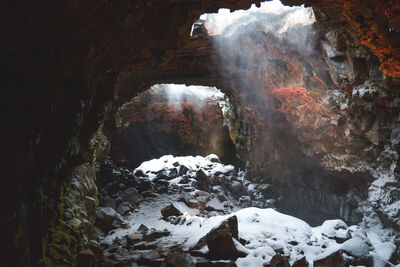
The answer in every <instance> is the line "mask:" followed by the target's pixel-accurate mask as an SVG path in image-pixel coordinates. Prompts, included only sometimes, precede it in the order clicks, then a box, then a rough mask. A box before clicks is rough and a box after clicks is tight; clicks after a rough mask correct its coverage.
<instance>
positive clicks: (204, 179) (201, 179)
mask: <svg viewBox="0 0 400 267" xmlns="http://www.w3.org/2000/svg"><path fill="white" fill-rule="evenodd" d="M195 179H196V181H197V182H198V186H199V189H200V190H203V191H208V189H209V186H210V180H209V178H208V175H207V173H205V172H204V171H203V170H202V169H200V170H199V171H197V173H196V176H195Z"/></svg>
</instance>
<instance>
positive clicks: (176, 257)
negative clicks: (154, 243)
mask: <svg viewBox="0 0 400 267" xmlns="http://www.w3.org/2000/svg"><path fill="white" fill-rule="evenodd" d="M165 262H166V263H167V264H168V265H167V266H174V267H195V266H196V264H195V260H194V258H193V257H192V256H190V255H189V254H188V253H186V252H184V251H183V250H182V249H179V248H175V249H171V250H170V251H169V252H168V255H167V257H166V258H165Z"/></svg>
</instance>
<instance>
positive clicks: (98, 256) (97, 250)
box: [86, 240, 104, 261]
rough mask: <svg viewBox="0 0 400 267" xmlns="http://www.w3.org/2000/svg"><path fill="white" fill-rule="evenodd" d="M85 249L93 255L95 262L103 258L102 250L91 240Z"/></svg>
mask: <svg viewBox="0 0 400 267" xmlns="http://www.w3.org/2000/svg"><path fill="white" fill-rule="evenodd" d="M86 247H87V248H88V249H90V250H91V251H92V252H93V253H94V255H95V257H96V261H100V260H102V259H103V258H104V253H103V249H102V248H101V247H100V245H99V244H98V243H97V242H95V241H93V240H92V241H90V242H89V243H88V244H87V245H86Z"/></svg>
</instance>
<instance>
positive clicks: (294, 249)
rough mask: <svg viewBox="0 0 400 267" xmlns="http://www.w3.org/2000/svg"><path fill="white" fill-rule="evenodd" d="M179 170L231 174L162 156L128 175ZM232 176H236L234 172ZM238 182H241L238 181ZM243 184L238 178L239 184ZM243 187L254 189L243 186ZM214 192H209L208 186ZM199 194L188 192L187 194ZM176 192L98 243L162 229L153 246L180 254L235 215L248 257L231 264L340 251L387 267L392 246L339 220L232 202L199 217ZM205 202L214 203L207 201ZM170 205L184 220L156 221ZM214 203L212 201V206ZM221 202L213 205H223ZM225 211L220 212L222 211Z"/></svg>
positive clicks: (202, 161)
mask: <svg viewBox="0 0 400 267" xmlns="http://www.w3.org/2000/svg"><path fill="white" fill-rule="evenodd" d="M181 165H182V166H185V167H186V168H187V170H188V172H187V174H185V175H187V176H189V178H190V177H192V178H190V179H194V178H193V177H194V176H195V174H196V172H198V171H199V170H202V171H204V173H206V174H207V175H208V176H209V177H214V176H216V175H220V174H228V173H234V171H235V168H234V167H233V166H231V165H223V164H221V163H220V162H219V159H218V157H217V156H215V155H209V156H208V157H201V156H196V157H192V156H190V157H173V156H171V155H168V156H163V157H161V158H159V159H153V160H150V161H147V162H143V163H142V164H141V165H140V166H139V167H138V168H137V169H136V170H135V171H134V172H136V171H141V172H142V173H143V174H144V175H145V176H146V177H147V178H148V179H149V180H152V181H153V180H155V179H156V178H157V175H159V174H160V173H163V174H165V175H167V176H168V174H170V173H173V172H174V170H175V169H177V168H178V166H181ZM236 173H237V172H236ZM241 179H242V180H243V179H244V178H241ZM181 180H182V177H179V176H178V177H176V178H173V179H171V180H169V186H170V187H171V188H175V189H176V188H179V186H180V185H181V184H180V181H181ZM243 181H244V180H243ZM246 184H247V188H254V185H252V184H250V183H249V182H248V181H247V182H246ZM214 189H215V188H214ZM198 191H200V190H198V189H193V192H192V193H193V194H195V193H196V192H198ZM180 193H181V192H179V190H178V191H177V190H175V191H174V190H171V191H170V192H169V193H166V194H159V195H157V196H155V197H152V198H147V199H145V200H144V201H142V202H141V203H140V204H139V206H138V208H137V209H136V210H135V211H134V212H132V213H131V214H130V215H129V216H127V217H126V219H127V220H129V221H130V224H131V228H129V229H116V230H114V231H112V232H111V233H109V235H108V236H106V237H105V239H104V240H103V242H104V243H109V244H111V243H112V242H113V240H114V239H115V238H117V237H118V238H119V239H121V238H123V237H124V236H126V235H128V234H132V233H135V232H137V231H138V228H139V227H140V226H141V225H142V224H143V225H146V226H147V227H148V228H155V229H157V230H163V229H167V230H168V231H169V232H170V235H168V236H165V237H161V238H159V239H158V241H157V243H158V244H159V245H161V246H163V245H165V246H171V245H172V244H176V245H180V246H181V247H182V248H183V249H184V250H189V249H190V248H192V247H193V246H195V245H196V244H197V242H198V241H199V239H200V238H202V237H203V236H205V235H206V234H207V233H208V232H210V230H211V229H213V228H215V227H216V226H218V225H219V224H220V223H221V222H222V221H224V220H225V219H227V218H228V217H230V216H233V215H236V216H237V219H238V230H239V238H241V239H244V240H246V241H247V242H246V243H245V245H244V248H242V249H245V250H246V251H247V253H248V255H247V256H246V257H244V258H238V259H237V260H236V264H237V266H263V265H264V264H267V263H269V262H270V260H271V258H272V257H273V256H274V255H275V254H276V253H277V251H280V252H279V253H282V255H284V256H285V257H287V258H289V262H290V264H293V263H294V262H295V261H296V260H299V259H301V258H303V257H304V256H305V257H306V259H307V261H308V262H309V263H310V266H313V262H314V261H315V260H318V259H323V258H325V257H326V256H328V255H330V254H332V253H333V252H335V251H338V250H341V251H344V252H345V253H346V254H348V255H352V256H354V257H368V255H370V256H372V257H373V260H374V266H382V267H383V266H393V265H391V264H390V263H388V262H387V261H388V260H389V258H390V257H391V255H392V254H393V252H394V250H395V248H396V247H395V245H394V244H393V243H390V242H384V240H382V239H381V237H380V236H379V234H375V233H374V232H371V231H368V229H362V228H361V227H360V226H355V225H353V226H350V227H349V226H347V225H346V224H345V223H344V222H343V221H341V220H328V221H325V222H324V223H323V224H322V225H321V226H318V227H311V226H310V225H309V224H307V223H306V222H304V221H302V220H300V219H298V218H295V217H293V216H289V215H286V214H282V213H280V212H277V211H276V210H274V209H271V208H256V207H248V208H241V207H240V205H238V202H235V201H234V200H233V199H231V198H229V197H228V199H227V200H226V202H231V204H232V205H231V209H230V210H229V211H231V212H230V213H229V214H226V212H220V213H215V216H203V215H202V211H201V210H200V209H197V208H189V207H188V206H187V205H186V204H184V203H183V202H179V201H178V199H179V196H180ZM210 201H217V202H218V200H216V198H213V199H212V200H210ZM171 203H173V204H174V205H175V207H177V208H178V209H179V210H181V211H182V213H183V215H182V216H181V217H184V219H181V220H180V222H181V223H178V224H172V223H171V222H169V221H168V220H165V219H163V218H162V216H161V213H160V210H161V209H162V208H164V207H166V206H168V205H169V204H171ZM214 204H215V203H214ZM225 204H226V203H225V202H221V203H219V204H218V205H221V207H226V206H227V205H225ZM225 211H226V210H225Z"/></svg>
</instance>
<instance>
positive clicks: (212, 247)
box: [205, 216, 243, 260]
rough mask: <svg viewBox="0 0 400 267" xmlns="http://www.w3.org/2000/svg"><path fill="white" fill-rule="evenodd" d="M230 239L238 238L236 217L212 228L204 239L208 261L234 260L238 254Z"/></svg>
mask: <svg viewBox="0 0 400 267" xmlns="http://www.w3.org/2000/svg"><path fill="white" fill-rule="evenodd" d="M232 238H235V239H237V238H238V228H237V217H236V216H232V217H229V218H228V219H226V220H225V221H223V222H222V223H221V224H220V225H218V226H217V227H215V228H213V229H212V230H211V231H210V232H209V233H208V234H207V235H206V237H205V241H206V243H207V246H208V249H209V257H210V259H232V260H235V259H237V258H238V257H239V256H243V255H242V253H240V252H239V251H238V250H237V248H236V246H235V243H234V241H233V239H232Z"/></svg>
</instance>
